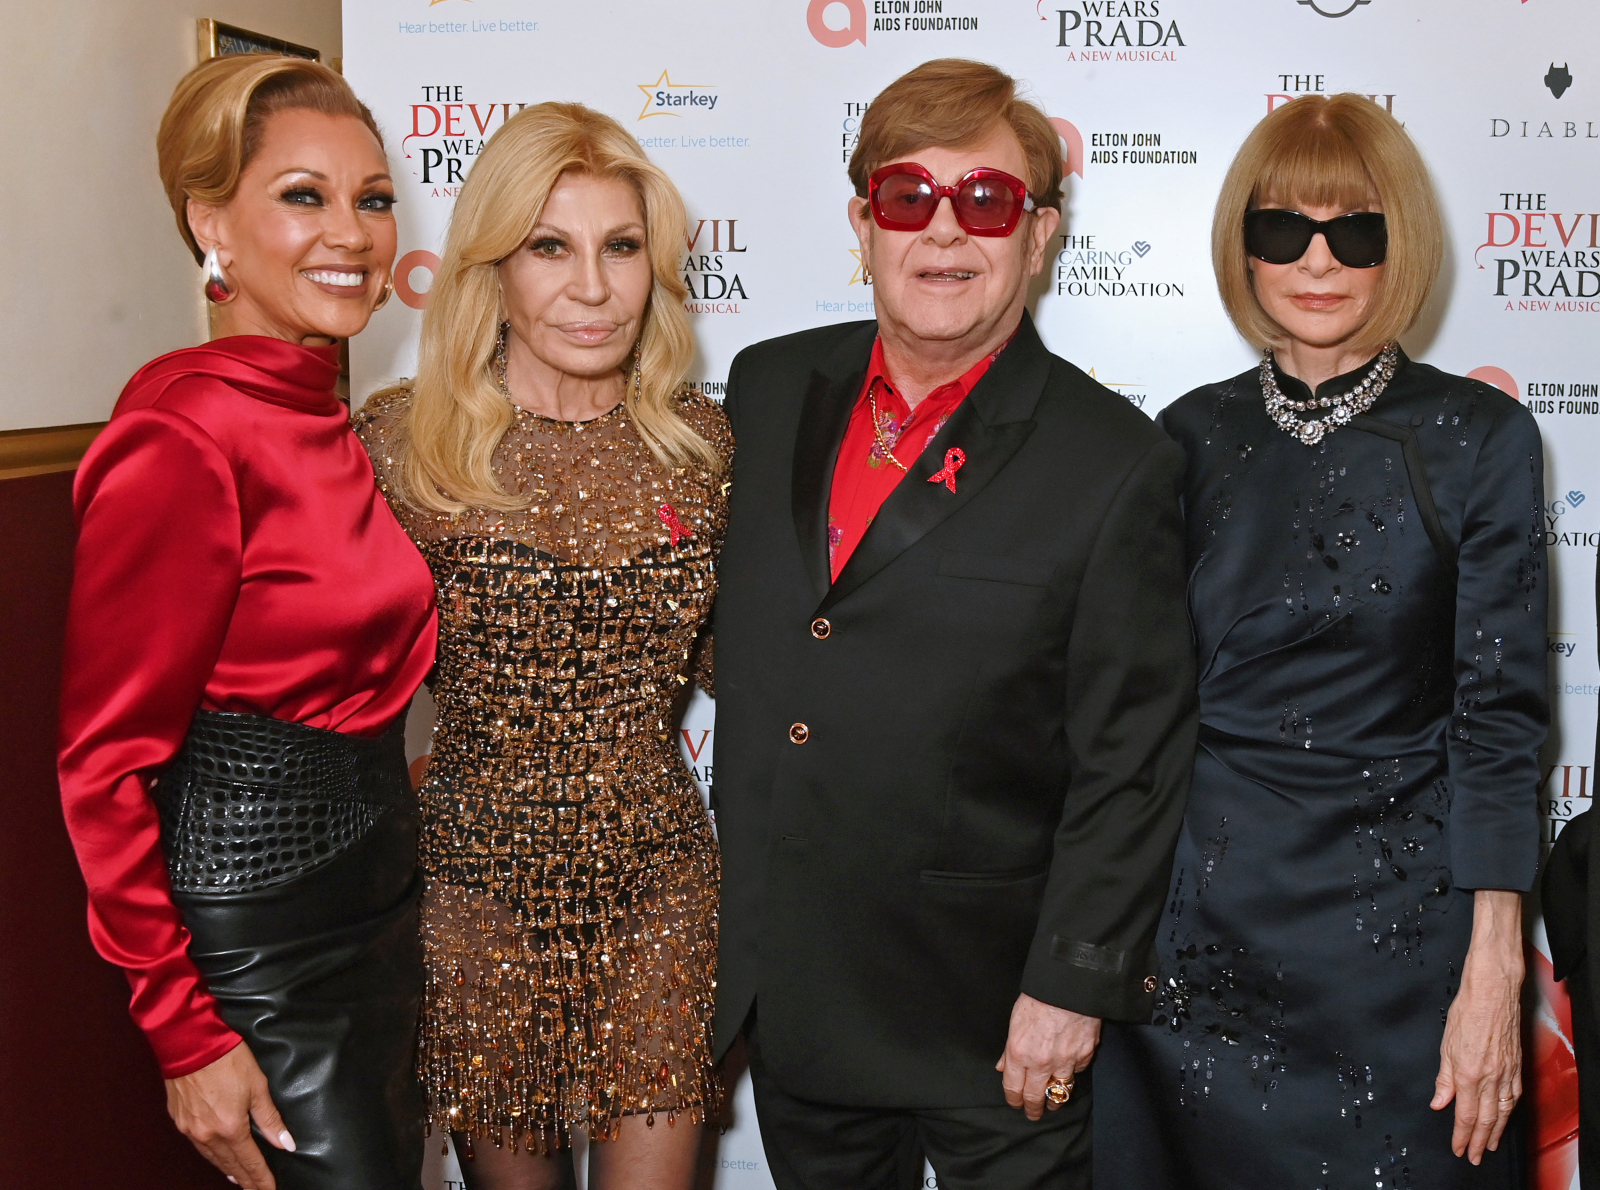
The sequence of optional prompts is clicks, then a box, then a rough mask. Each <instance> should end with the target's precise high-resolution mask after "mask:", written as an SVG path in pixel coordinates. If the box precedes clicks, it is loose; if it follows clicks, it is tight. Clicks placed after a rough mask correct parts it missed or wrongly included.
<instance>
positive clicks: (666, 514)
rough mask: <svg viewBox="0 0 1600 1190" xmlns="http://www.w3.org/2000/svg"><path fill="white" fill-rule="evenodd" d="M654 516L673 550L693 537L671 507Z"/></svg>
mask: <svg viewBox="0 0 1600 1190" xmlns="http://www.w3.org/2000/svg"><path fill="white" fill-rule="evenodd" d="M950 490H951V491H952V492H953V491H955V488H954V487H952V488H951V489H950ZM656 515H657V516H658V517H660V518H661V523H662V524H663V525H665V526H666V527H667V528H668V529H669V530H670V531H671V532H672V548H673V549H677V548H678V539H679V538H680V537H693V536H694V532H693V531H692V530H691V529H690V528H689V526H687V525H685V524H684V523H683V522H682V521H680V520H679V519H678V510H677V509H675V508H673V507H672V505H670V504H663V505H662V506H661V507H660V508H658V509H656Z"/></svg>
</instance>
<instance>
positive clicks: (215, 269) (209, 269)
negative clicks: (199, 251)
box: [204, 247, 239, 306]
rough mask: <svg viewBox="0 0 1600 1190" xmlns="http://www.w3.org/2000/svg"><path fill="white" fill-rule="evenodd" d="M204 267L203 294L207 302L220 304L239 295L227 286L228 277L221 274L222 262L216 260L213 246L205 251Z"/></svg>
mask: <svg viewBox="0 0 1600 1190" xmlns="http://www.w3.org/2000/svg"><path fill="white" fill-rule="evenodd" d="M204 268H205V271H206V280H205V295H206V300H207V301H208V302H211V303H213V304H214V305H218V306H221V305H224V304H226V303H228V302H231V301H233V299H234V298H236V297H238V296H239V295H238V294H237V293H235V292H234V291H233V290H231V289H229V288H228V279H227V278H226V277H224V276H223V275H222V264H221V262H220V261H218V260H217V250H216V248H215V247H213V248H212V249H211V251H209V252H207V253H206V260H205V265H204Z"/></svg>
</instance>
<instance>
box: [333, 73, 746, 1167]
mask: <svg viewBox="0 0 1600 1190" xmlns="http://www.w3.org/2000/svg"><path fill="white" fill-rule="evenodd" d="M684 229H685V215H684V209H683V203H682V200H681V199H680V198H679V196H678V193H677V191H676V189H675V188H674V187H673V185H672V183H671V182H670V181H669V180H668V179H667V177H666V175H665V174H663V173H662V172H661V171H660V170H658V169H657V168H656V167H654V166H653V165H651V164H650V163H649V161H648V160H646V158H645V156H644V154H643V152H642V151H641V150H640V148H639V146H638V143H637V142H636V141H635V140H634V139H633V138H632V137H631V136H629V135H628V133H627V132H625V131H624V130H623V129H622V128H621V126H619V125H618V124H617V123H616V122H615V121H613V120H611V119H610V118H609V117H606V116H603V115H600V114H599V113H596V112H593V111H591V110H589V109H587V108H584V107H581V106H578V105H575V104H555V103H546V104H541V105H538V106H536V107H530V108H527V109H525V110H524V111H522V112H521V113H520V114H518V115H517V116H516V117H515V118H513V119H511V120H509V121H508V122H507V123H506V124H505V126H504V127H503V128H502V129H501V130H500V131H499V132H498V133H496V134H495V136H494V137H493V138H492V139H491V140H490V141H489V143H488V145H487V146H486V147H485V149H484V151H483V153H482V154H481V156H480V157H479V158H478V161H477V164H476V165H475V167H474V168H473V171H472V174H471V176H470V178H469V179H468V180H467V182H466V184H465V186H464V187H463V188H462V193H461V195H460V197H459V199H458V200H457V204H456V209H455V214H454V217H453V220H452V223H451V228H450V233H449V237H448V240H447V242H446V246H445V251H444V257H443V261H442V263H441V265H440V268H439V271H438V275H437V278H436V280H435V283H434V288H433V298H432V302H431V304H430V306H429V308H428V311H427V314H426V315H425V317H424V320H423V329H422V345H421V356H420V362H419V367H418V374H417V378H416V380H415V381H414V382H413V383H412V384H409V385H405V386H401V387H399V388H396V389H392V390H389V391H388V392H386V393H381V394H379V395H378V396H376V397H374V398H373V399H372V400H371V401H369V402H368V404H367V407H366V409H365V410H364V411H363V412H362V414H361V416H360V418H359V425H358V429H359V432H360V433H361V436H362V438H363V439H364V440H365V442H366V443H367V446H368V449H369V450H370V451H371V453H372V455H373V458H374V461H375V463H376V464H377V470H378V475H379V478H380V482H381V483H382V484H383V487H384V490H385V492H386V493H387V494H388V496H389V499H390V501H391V503H392V504H393V505H394V508H395V511H396V512H397V513H398V514H399V516H400V518H401V521H402V523H403V524H405V526H406V527H407V529H408V531H409V532H410V533H411V535H412V537H413V539H414V540H415V541H416V543H417V545H418V547H419V548H420V549H421V550H422V553H423V555H424V556H425V557H426V558H427V560H428V563H429V565H430V566H431V567H432V568H433V573H434V578H435V581H436V583H437V586H438V592H439V614H440V641H439V668H438V674H437V682H436V685H435V686H434V698H435V700H436V701H437V703H438V709H439V721H438V727H437V729H436V731H435V733H434V739H433V754H432V760H431V762H430V764H429V767H428V770H427V774H426V777H425V779H424V781H423V782H422V785H421V797H422V804H423V815H424V826H423V843H422V851H423V865H424V868H425V871H426V873H427V875H428V878H429V880H428V886H427V892H426V894H425V899H424V928H425V932H426V944H427V961H428V983H427V993H426V999H425V1004H424V1012H423V1017H424V1020H423V1034H422V1043H421V1050H420V1053H421V1058H420V1061H421V1067H422V1076H423V1079H424V1082H425V1085H426V1088H427V1092H428V1098H429V1118H430V1123H431V1124H432V1125H433V1128H434V1130H435V1135H436V1136H437V1134H438V1133H439V1132H441V1131H442V1132H448V1133H449V1134H450V1135H451V1136H452V1137H453V1138H454V1139H455V1142H456V1148H457V1152H458V1155H459V1156H460V1158H461V1164H462V1168H463V1172H464V1174H465V1176H466V1179H467V1185H468V1187H469V1188H470V1190H542V1188H544V1187H556V1186H561V1185H563V1184H565V1183H567V1182H569V1181H570V1179H571V1176H572V1170H571V1158H570V1141H571V1137H572V1134H573V1132H574V1131H575V1130H584V1131H586V1132H587V1134H588V1136H589V1138H590V1141H591V1150H590V1151H591V1154H592V1158H591V1161H592V1164H591V1171H592V1173H593V1175H594V1180H593V1182H592V1183H591V1184H592V1185H595V1186H596V1187H597V1188H598V1190H621V1188H629V1190H645V1188H649V1190H657V1188H659V1190H678V1188H684V1190H686V1188H687V1187H688V1186H689V1185H690V1184H691V1182H692V1180H693V1177H694V1170H695V1165H696V1158H697V1153H698V1148H699V1138H700V1132H701V1128H702V1125H703V1122H704V1120H705V1119H706V1117H707V1116H708V1115H710V1114H714V1113H715V1111H716V1110H717V1107H718V1103H717V1100H718V1096H719V1094H720V1087H719V1083H718V1081H717V1079H716V1077H715V1076H714V1074H713V1071H712V1068H711V1055H710V1020H711V1013H712V999H713V972H714V970H715V965H716V945H717V926H716V898H717V882H718V865H717V852H716V843H715V839H714V837H713V835H712V831H711V824H710V821H709V819H708V816H707V814H706V812H705V809H704V807H703V806H702V803H701V800H700V797H699V794H698V792H697V791H696V789H695V786H694V784H693V782H692V781H691V779H690V777H689V773H688V771H687V769H686V768H685V766H684V763H683V760H682V758H681V756H680V754H679V752H678V749H677V746H676V743H675V732H674V730H673V726H674V724H673V709H674V703H675V702H676V701H677V699H678V697H679V695H680V693H681V692H683V691H684V689H685V688H686V686H687V683H688V682H690V681H691V680H694V679H696V678H698V679H700V680H701V684H702V685H705V686H707V687H708V688H709V680H708V678H706V677H705V675H706V674H707V673H708V671H709V665H708V662H709V657H707V656H703V655H702V654H703V653H705V652H706V651H707V649H708V646H709V642H708V640H706V629H707V627H708V624H709V616H710V612H711V603H712V598H713V596H714V594H715V591H716V573H715V559H716V552H717V548H718V546H719V544H720V542H721V539H722V532H723V524H724V518H725V514H726V504H727V501H726V487H725V483H724V479H723V476H724V475H725V473H726V471H727V464H728V460H729V457H730V455H731V451H732V439H731V436H730V434H729V431H728V427H727V422H726V419H725V418H724V416H723V414H722V410H721V409H720V408H719V407H718V406H716V405H715V404H714V403H712V402H710V401H708V400H706V399H705V398H704V397H703V396H701V395H700V394H698V393H696V392H694V391H692V390H688V389H686V388H684V387H683V385H682V381H683V376H684V374H685V372H686V370H687V368H688V365H689V362H690V359H691V356H692V354H693V344H692V341H691V337H690V333H689V325H688V318H687V315H686V314H685V312H684V309H683V305H682V303H683V298H684V296H685V291H684V288H683V286H682V283H681V281H680V280H679V277H678V273H677V264H678V255H679V248H680V246H681V245H682V243H683V237H684ZM703 644H704V646H705V647H702V645H703Z"/></svg>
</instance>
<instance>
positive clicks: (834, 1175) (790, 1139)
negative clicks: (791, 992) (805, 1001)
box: [747, 1015, 1093, 1190]
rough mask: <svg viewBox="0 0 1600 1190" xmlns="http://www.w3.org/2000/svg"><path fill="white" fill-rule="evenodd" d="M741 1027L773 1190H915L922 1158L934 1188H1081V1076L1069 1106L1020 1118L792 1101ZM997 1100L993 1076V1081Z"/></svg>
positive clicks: (1086, 1174)
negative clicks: (935, 1183) (931, 1173)
mask: <svg viewBox="0 0 1600 1190" xmlns="http://www.w3.org/2000/svg"><path fill="white" fill-rule="evenodd" d="M758 1032H759V1029H758V1028H757V1026H756V1023H755V1018H754V1016H753V1015H752V1018H751V1021H750V1024H749V1026H748V1028H747V1038H748V1042H749V1047H750V1078H751V1082H752V1084H753V1087H754V1090H755V1098H756V1116H757V1118H758V1120H759V1121H760V1124H761V1144H762V1147H763V1148H764V1149H765V1150H766V1154H767V1165H768V1167H769V1168H770V1170H771V1173H772V1181H773V1183H774V1185H776V1186H777V1190H916V1188H918V1187H922V1186H923V1158H924V1156H926V1158H927V1161H928V1163H929V1164H931V1165H932V1166H933V1170H934V1173H935V1175H936V1176H937V1177H938V1179H939V1190H1090V1186H1091V1177H1090V1143H1091V1139H1092V1134H1091V1130H1090V1127H1089V1105H1090V1101H1091V1099H1092V1098H1093V1097H1092V1095H1091V1093H1090V1074H1089V1071H1084V1072H1083V1073H1082V1074H1080V1075H1078V1079H1077V1084H1076V1086H1075V1088H1074V1090H1073V1095H1072V1101H1071V1102H1070V1103H1068V1104H1067V1105H1066V1106H1065V1107H1062V1108H1058V1109H1057V1110H1056V1111H1046V1112H1045V1114H1044V1118H1043V1119H1041V1120H1030V1119H1028V1117H1027V1116H1026V1115H1024V1114H1023V1113H1022V1112H1021V1111H1020V1110H1019V1109H1017V1108H1012V1107H1007V1106H1006V1105H1005V1104H1004V1102H1003V1101H1002V1102H1001V1103H999V1104H998V1105H996V1106H993V1107H961V1108H929V1109H899V1108H871V1107H843V1106H840V1105H837V1104H829V1103H814V1102H811V1101H809V1100H804V1099H798V1098H796V1097H795V1096H793V1095H790V1094H789V1093H788V1092H786V1091H785V1090H783V1088H782V1087H780V1086H779V1085H778V1084H777V1082H775V1081H774V1079H773V1078H772V1075H771V1072H770V1071H768V1070H767V1069H766V1067H765V1066H764V1065H763V1063H762V1061H761V1045H760V1039H759V1037H758V1036H757V1034H758ZM994 1077H995V1093H996V1095H997V1096H998V1095H999V1086H1000V1075H999V1074H998V1073H997V1074H996V1075H995V1076H994Z"/></svg>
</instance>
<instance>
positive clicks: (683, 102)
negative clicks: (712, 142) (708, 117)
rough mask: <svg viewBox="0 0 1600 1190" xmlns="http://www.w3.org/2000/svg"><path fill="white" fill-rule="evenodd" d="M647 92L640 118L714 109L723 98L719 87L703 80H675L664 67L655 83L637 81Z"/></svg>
mask: <svg viewBox="0 0 1600 1190" xmlns="http://www.w3.org/2000/svg"><path fill="white" fill-rule="evenodd" d="M634 85H635V86H636V87H638V88H639V90H641V91H643V92H644V106H643V107H642V108H640V109H639V119H641V120H648V119H649V118H650V117H651V116H678V117H680V118H681V117H683V116H685V115H690V114H693V113H697V112H710V111H715V110H716V107H717V100H718V99H719V98H720V96H718V94H717V88H716V87H710V86H706V85H705V84H703V83H675V82H673V81H672V78H671V72H670V71H666V70H663V71H662V72H661V77H659V78H658V79H656V81H655V82H653V83H635V84H634Z"/></svg>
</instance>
